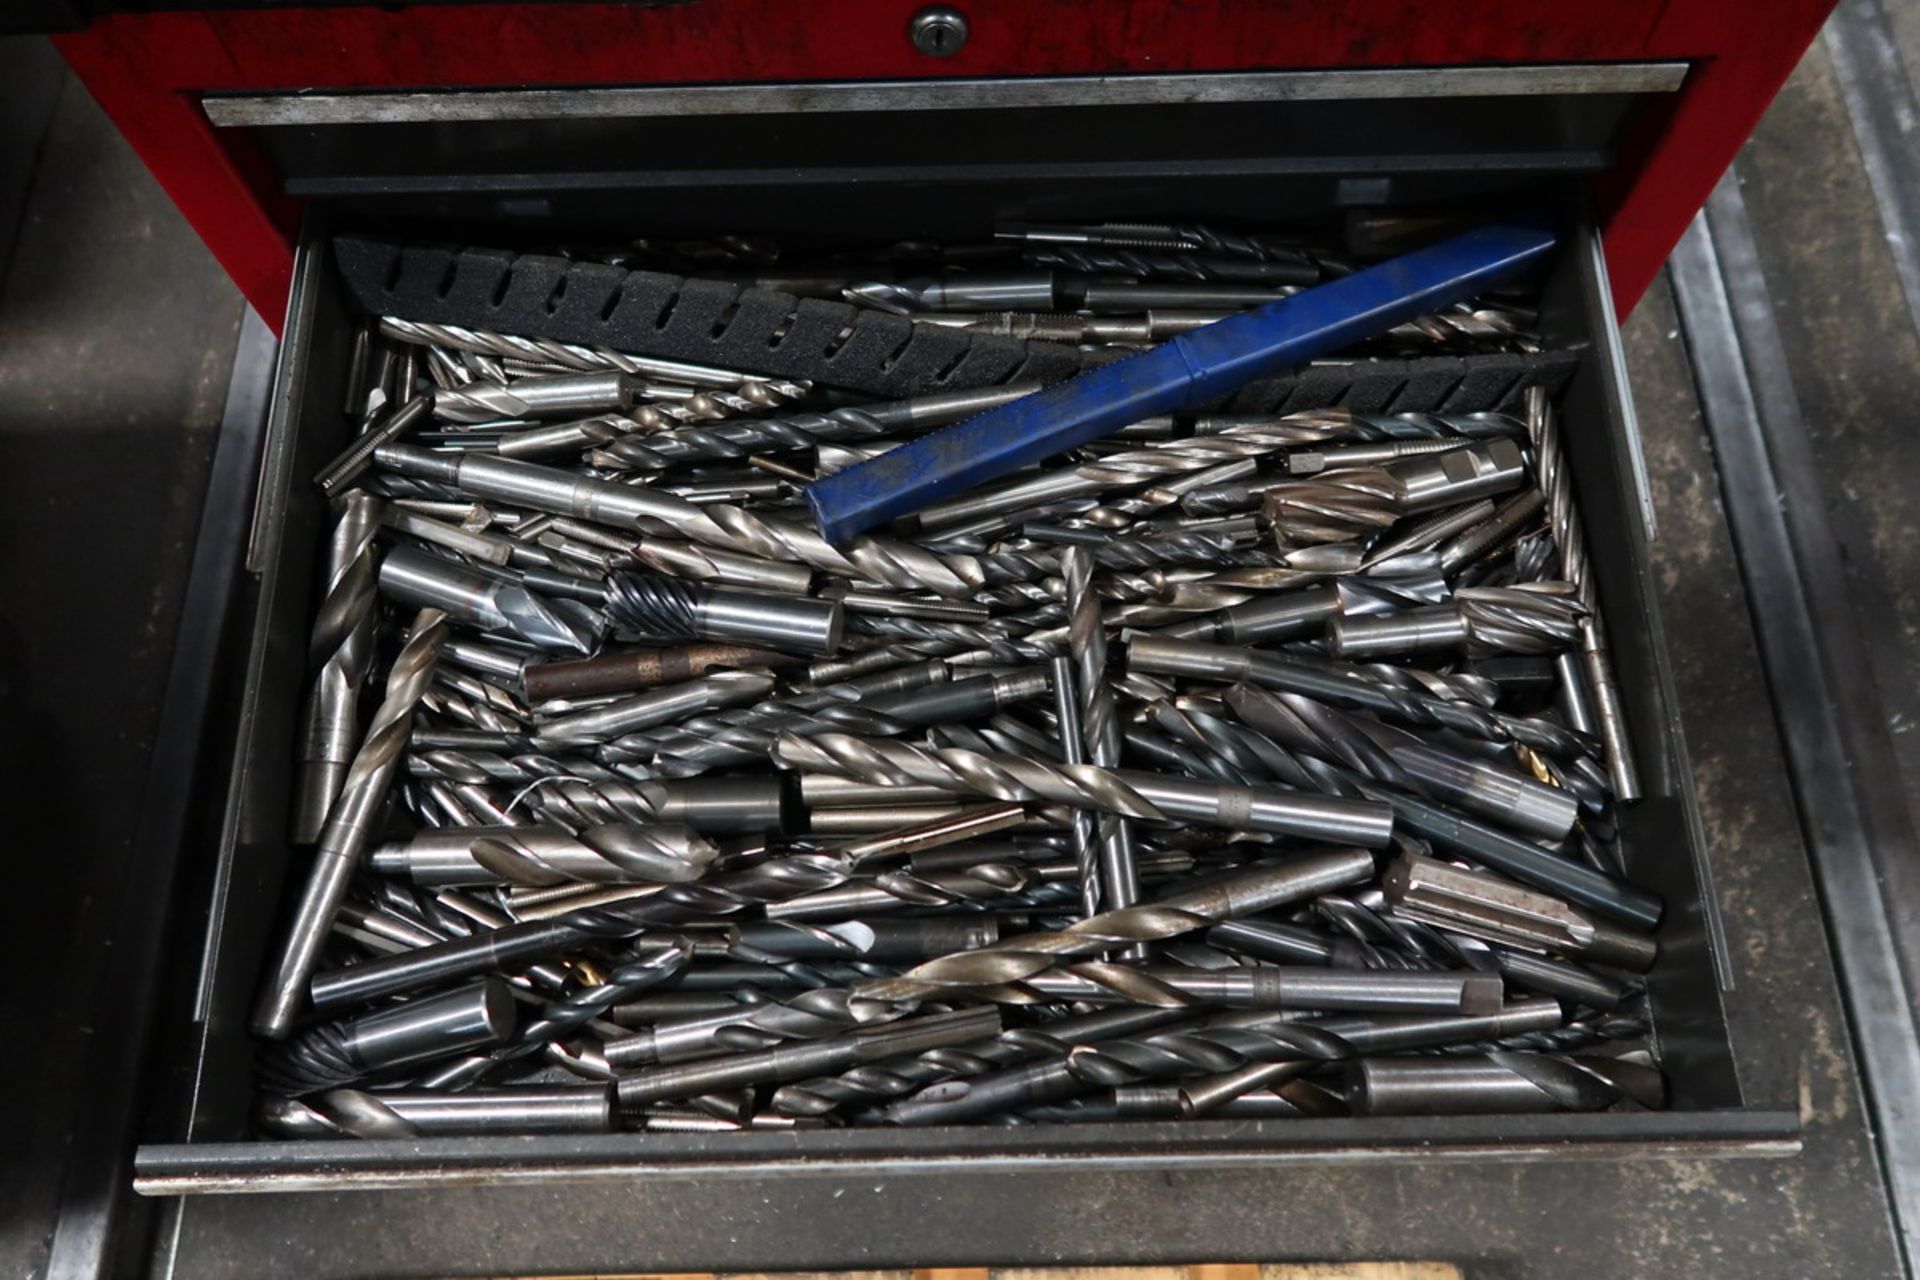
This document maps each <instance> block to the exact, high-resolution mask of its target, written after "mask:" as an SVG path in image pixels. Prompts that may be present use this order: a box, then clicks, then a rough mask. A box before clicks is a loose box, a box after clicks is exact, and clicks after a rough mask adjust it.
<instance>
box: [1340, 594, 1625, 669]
mask: <svg viewBox="0 0 1920 1280" xmlns="http://www.w3.org/2000/svg"><path fill="white" fill-rule="evenodd" d="M1586 616H1587V613H1586V608H1585V606H1583V605H1582V604H1581V603H1580V601H1579V599H1578V597H1577V596H1576V594H1575V592H1574V589H1573V585H1572V584H1571V583H1567V582H1532V583H1526V584H1523V585H1521V586H1515V587H1462V588H1461V589H1460V590H1458V591H1456V592H1454V593H1453V600H1452V602H1451V603H1449V604H1444V605H1429V606H1424V607H1420V608H1413V609H1400V610H1395V611H1393V612H1390V613H1382V614H1375V615H1371V616H1367V617H1357V618H1356V617H1352V616H1343V617H1336V618H1334V619H1332V620H1331V621H1330V622H1328V624H1327V644H1328V647H1329V648H1331V649H1332V651H1333V653H1334V655H1335V656H1336V657H1339V658H1345V659H1349V660H1361V661H1364V660H1366V659H1370V658H1382V657H1405V656H1409V655H1414V654H1425V653H1434V652H1441V653H1453V652H1461V653H1464V654H1465V655H1466V656H1467V657H1469V658H1486V657H1492V656H1493V655H1495V654H1500V653H1545V654H1552V653H1560V652H1563V651H1565V650H1566V649H1568V648H1571V647H1572V646H1574V645H1576V644H1578V643H1579V642H1580V637H1581V634H1582V632H1583V629H1584V624H1585V621H1586Z"/></svg>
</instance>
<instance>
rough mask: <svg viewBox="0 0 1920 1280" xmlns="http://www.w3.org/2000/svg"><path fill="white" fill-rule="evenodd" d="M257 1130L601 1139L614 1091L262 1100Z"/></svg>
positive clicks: (294, 1134) (300, 1134)
mask: <svg viewBox="0 0 1920 1280" xmlns="http://www.w3.org/2000/svg"><path fill="white" fill-rule="evenodd" d="M255 1119H256V1120H257V1121H258V1123H259V1125H260V1127H261V1129H263V1130H264V1131H265V1132H267V1133H270V1134H273V1135H274V1136H276V1137H281V1138H426V1137H452V1136H455V1135H459V1134H493V1133H511V1134H522V1133H607V1132H610V1131H611V1130H612V1129H613V1090H612V1089H610V1088H608V1087H607V1086H606V1085H540V1086H520V1087H517V1088H511V1089H490V1090H487V1091H486V1092H484V1093H441V1092H438V1091H435V1090H429V1089H408V1090H382V1091H380V1092H378V1093H369V1092H366V1091H364V1090H360V1089H328V1090H327V1091H325V1092H324V1093H317V1094H312V1095H310V1096H308V1097H304V1098H277V1097H269V1098H266V1099H263V1100H262V1102H261V1105H260V1107H259V1109H258V1111H257V1113H256V1115H255Z"/></svg>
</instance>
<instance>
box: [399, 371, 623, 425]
mask: <svg viewBox="0 0 1920 1280" xmlns="http://www.w3.org/2000/svg"><path fill="white" fill-rule="evenodd" d="M639 389H640V388H639V384H638V383H637V382H636V381H635V380H634V379H633V378H631V377H629V376H627V375H626V374H623V373H573V374H560V375H557V376H553V377H536V378H520V379H517V380H515V381H513V382H481V381H477V380H476V381H473V382H469V383H467V384H466V385H465V386H461V387H452V388H448V387H442V388H440V389H439V390H438V391H436V392H434V395H433V412H434V414H435V415H436V416H438V417H441V418H445V419H447V420H448V421H450V422H495V421H502V420H508V419H516V418H565V417H578V416H579V415H581V414H588V413H602V412H605V411H607V410H609V409H627V408H631V407H632V406H633V403H634V400H635V399H636V398H637V396H638V393H639Z"/></svg>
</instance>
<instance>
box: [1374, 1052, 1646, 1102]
mask: <svg viewBox="0 0 1920 1280" xmlns="http://www.w3.org/2000/svg"><path fill="white" fill-rule="evenodd" d="M1346 1083H1347V1101H1348V1103H1349V1105H1350V1106H1352V1108H1353V1113H1354V1114H1355V1115H1360V1116H1436V1115H1439V1116H1457V1115H1512V1114H1518V1113H1522V1112H1535V1111H1604V1110H1606V1109H1607V1108H1608V1107H1611V1106H1614V1105H1616V1104H1618V1103H1621V1102H1629V1103H1632V1104H1633V1105H1635V1106H1637V1107H1644V1108H1648V1109H1655V1110H1657V1109H1659V1108H1661V1107H1664V1106H1665V1105H1666V1082H1665V1081H1664V1080H1663V1079H1662V1078H1661V1075H1660V1072H1659V1071H1658V1070H1656V1069H1655V1068H1653V1067H1650V1066H1647V1065H1645V1064H1643V1063H1638V1062H1634V1061H1631V1060H1629V1059H1625V1058H1603V1057H1593V1056H1586V1055H1583V1056H1579V1057H1567V1056H1562V1055H1553V1056H1549V1055H1547V1054H1539V1053H1514V1052H1496V1053H1489V1054H1484V1055H1478V1056H1472V1057H1437V1058H1395V1057H1389V1058H1366V1059H1362V1060H1361V1061H1359V1062H1356V1063H1353V1064H1351V1065H1350V1066H1349V1067H1348V1068H1347V1081H1346Z"/></svg>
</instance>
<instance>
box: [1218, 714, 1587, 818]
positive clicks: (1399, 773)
mask: <svg viewBox="0 0 1920 1280" xmlns="http://www.w3.org/2000/svg"><path fill="white" fill-rule="evenodd" d="M1229 701H1230V702H1232V703H1233V705H1234V706H1235V707H1236V709H1237V710H1238V711H1239V712H1241V713H1242V714H1243V715H1247V716H1257V718H1258V725H1257V727H1258V728H1259V729H1260V730H1261V732H1263V733H1265V734H1267V735H1269V736H1270V737H1272V738H1273V739H1274V740H1275V741H1277V742H1278V743H1279V744H1280V745H1282V746H1284V747H1287V748H1289V749H1290V750H1293V751H1299V752H1305V753H1307V754H1309V755H1313V756H1317V757H1319V758H1320V759H1323V760H1328V761H1330V762H1332V763H1335V764H1339V765H1344V766H1345V767H1346V768H1349V769H1352V770H1354V771H1355V772H1357V773H1361V774H1364V775H1365V776H1367V777H1369V778H1373V779H1375V780H1377V781H1380V782H1384V783H1387V784H1389V785H1390V786H1395V787H1400V788H1403V789H1405V790H1409V791H1416V792H1418V793H1420V794H1422V795H1426V796H1430V797H1432V798H1433V799H1435V800H1439V801H1441V802H1442V803H1445V804H1450V805H1453V806H1455V807H1457V808H1459V809H1461V810H1463V811H1464V812H1467V813H1470V814H1475V815H1478V816H1480V817H1484V818H1488V819H1490V820H1492V821H1495V822H1498V823H1500V824H1501V825H1502V826H1504V827H1508V828H1511V829H1514V830H1517V831H1520V832H1523V833H1524V834H1526V835H1529V836H1535V837H1544V838H1545V839H1548V840H1564V839H1565V838H1566V836H1567V833H1568V832H1569V831H1570V830H1572V828H1573V823H1574V820H1575V818H1576V817H1577V816H1578V813H1579V806H1578V805H1577V804H1576V803H1575V801H1574V799H1573V798H1572V797H1571V796H1569V795H1568V794H1567V793H1566V792H1564V791H1561V790H1560V789H1558V788H1556V787H1551V786H1547V785H1546V784H1544V783H1541V782H1538V781H1536V780H1534V779H1532V778H1528V777H1525V776H1523V775H1521V774H1518V773H1515V772H1513V771H1511V770H1508V769H1503V768H1500V767H1499V766H1497V765H1495V764H1492V763H1491V762H1489V761H1484V760H1478V759H1475V758H1473V757H1470V756H1463V755H1459V754H1456V753H1454V752H1450V751H1443V750H1439V749H1437V748H1433V747H1429V746H1427V745H1426V744H1425V743H1423V742H1421V741H1420V740H1418V739H1416V738H1414V737H1413V736H1412V735H1410V734H1405V733H1402V732H1400V731H1398V730H1394V729H1391V728H1389V727H1387V726H1385V725H1379V724H1372V723H1369V722H1367V721H1364V720H1361V719H1360V718H1358V717H1356V716H1350V715H1347V714H1345V713H1343V712H1340V711H1337V710H1335V709H1334V708H1332V707H1329V706H1327V705H1326V704H1325V703H1321V702H1316V701H1314V700H1313V699H1311V698H1307V697H1303V696H1301V695H1299V694H1295V693H1278V694H1273V693H1267V692H1265V691H1264V690H1259V689H1253V688H1241V689H1239V690H1237V691H1236V693H1235V696H1234V698H1230V699H1229Z"/></svg>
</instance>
